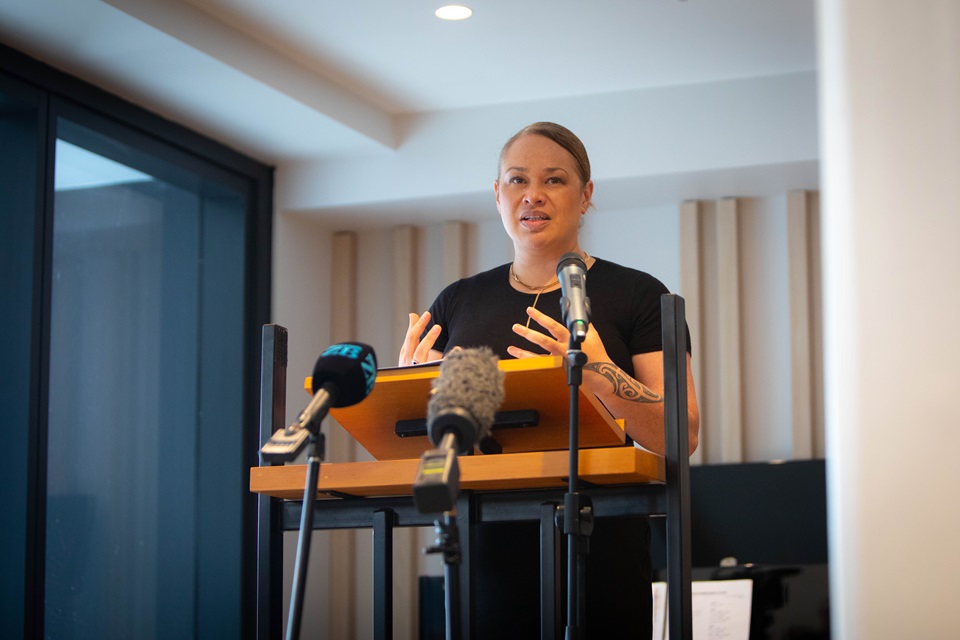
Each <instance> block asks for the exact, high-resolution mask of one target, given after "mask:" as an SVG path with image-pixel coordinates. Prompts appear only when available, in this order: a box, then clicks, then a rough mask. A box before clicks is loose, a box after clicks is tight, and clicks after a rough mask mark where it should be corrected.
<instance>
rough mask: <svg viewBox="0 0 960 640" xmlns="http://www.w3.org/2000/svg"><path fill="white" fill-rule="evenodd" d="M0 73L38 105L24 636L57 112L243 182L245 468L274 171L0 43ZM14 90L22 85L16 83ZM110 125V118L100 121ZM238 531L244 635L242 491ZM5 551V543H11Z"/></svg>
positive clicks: (41, 504) (36, 545)
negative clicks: (88, 118) (87, 118)
mask: <svg viewBox="0 0 960 640" xmlns="http://www.w3.org/2000/svg"><path fill="white" fill-rule="evenodd" d="M0 80H3V81H4V82H3V83H2V85H3V86H4V88H6V87H7V86H9V87H13V88H14V89H15V91H14V93H15V94H16V95H18V97H19V94H20V93H24V94H29V97H30V99H31V101H33V100H36V101H37V104H38V123H37V126H38V174H39V175H40V176H41V179H40V181H39V183H38V189H37V190H38V193H37V200H36V202H37V210H36V226H35V229H36V235H35V256H34V269H35V272H34V285H33V286H34V291H33V317H34V326H35V327H37V329H38V330H37V331H35V332H34V334H33V335H32V337H31V341H32V344H31V370H30V373H29V375H30V377H31V380H30V389H31V392H30V395H31V398H30V406H31V412H30V434H29V437H28V454H27V455H28V463H27V473H28V479H27V522H26V523H25V527H26V548H25V549H24V550H23V553H24V555H25V558H26V568H25V574H26V575H25V580H24V594H23V597H24V605H25V606H24V625H25V627H24V636H25V637H42V633H43V621H44V610H43V603H44V583H43V575H44V558H45V530H46V522H45V516H46V514H45V509H46V507H45V505H46V477H47V460H46V451H47V432H48V427H47V424H46V407H47V406H48V399H49V393H50V390H49V383H48V380H49V375H48V366H49V355H50V353H49V340H50V282H49V277H50V271H51V261H52V237H53V234H52V219H53V198H52V194H53V180H54V160H55V154H54V147H55V144H56V123H57V119H58V118H59V117H61V116H63V115H64V114H65V113H66V114H69V113H81V112H83V113H87V114H91V115H93V117H94V118H95V119H97V120H98V121H100V122H101V123H106V124H107V126H113V125H115V130H116V132H117V136H118V137H119V138H122V137H124V136H126V135H127V132H128V131H129V130H133V131H134V132H135V134H136V136H137V138H138V143H143V142H144V141H146V144H149V141H151V140H152V141H155V143H156V144H155V146H154V147H153V148H151V149H149V150H150V152H152V153H156V154H157V155H161V156H165V155H167V154H168V151H169V149H170V148H171V147H172V148H173V150H174V153H175V154H176V155H177V156H178V159H182V158H195V159H196V160H197V161H199V162H200V163H204V164H212V165H215V166H216V167H217V170H218V171H222V172H226V173H228V174H233V175H235V176H237V177H238V178H239V179H241V180H243V181H245V182H247V183H248V184H249V185H250V188H249V191H248V197H249V200H248V209H247V212H246V216H245V233H246V247H245V251H246V263H245V267H244V271H245V273H244V282H245V295H244V332H243V333H244V353H243V362H244V372H243V381H244V382H243V423H244V426H243V435H242V438H243V443H242V447H243V459H244V461H245V468H244V469H238V470H237V472H238V473H243V474H246V473H248V471H247V470H248V469H249V467H252V466H256V465H257V464H258V453H259V438H260V434H259V404H258V401H259V384H260V381H259V369H260V332H261V327H262V325H264V324H266V323H268V322H269V318H270V293H271V292H270V282H271V259H272V256H271V246H272V227H273V176H274V170H273V168H272V167H269V166H267V165H265V164H263V163H261V162H259V161H257V160H255V159H253V158H250V157H249V156H246V155H244V154H241V153H239V152H237V151H235V150H233V149H230V148H229V147H227V146H225V145H223V144H220V143H218V142H216V141H214V140H212V139H210V138H208V137H205V136H203V135H201V134H199V133H197V132H195V131H192V130H190V129H188V128H186V127H184V126H182V125H179V124H177V123H175V122H173V121H171V120H168V119H165V118H163V117H161V116H158V115H157V114H154V113H151V112H150V111H148V110H146V109H144V108H142V107H139V106H137V105H135V104H133V103H131V102H129V101H126V100H124V99H122V98H119V97H117V96H115V95H113V94H110V93H108V92H106V91H104V90H102V89H100V88H98V87H96V86H94V85H92V84H90V83H87V82H85V81H83V80H80V79H78V78H76V77H74V76H71V75H69V74H67V73H64V72H62V71H59V70H57V69H55V68H53V67H51V66H49V65H47V64H44V63H42V62H40V61H38V60H36V59H34V58H32V57H30V56H28V55H25V54H23V53H21V52H19V51H17V50H15V49H12V48H9V47H7V46H5V45H4V44H2V43H0ZM17 89H22V91H21V90H17ZM109 123H113V125H111V124H109ZM241 517H242V522H243V530H242V532H241V546H242V550H243V551H242V561H241V576H242V581H243V585H242V603H241V612H242V614H241V615H242V616H243V620H242V621H241V624H240V627H241V629H242V635H243V637H245V638H253V637H255V635H256V610H257V607H256V602H257V598H256V585H257V580H256V571H257V558H256V556H257V499H256V496H255V495H254V494H252V493H250V494H247V495H246V496H244V500H243V506H242V515H241ZM11 551H12V550H11Z"/></svg>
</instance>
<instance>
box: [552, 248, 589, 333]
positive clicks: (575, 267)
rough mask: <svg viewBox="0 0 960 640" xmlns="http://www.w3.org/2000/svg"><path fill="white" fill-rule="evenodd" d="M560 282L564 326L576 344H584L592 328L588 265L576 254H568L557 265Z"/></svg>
mask: <svg viewBox="0 0 960 640" xmlns="http://www.w3.org/2000/svg"><path fill="white" fill-rule="evenodd" d="M557 279H559V280H560V290H561V292H562V294H563V297H561V298H560V309H561V311H562V313H563V321H564V324H566V325H567V330H568V331H570V335H571V336H573V338H574V340H576V342H582V341H583V339H584V338H585V337H586V336H587V329H588V328H589V326H590V298H588V297H587V263H586V262H584V261H583V258H581V257H580V256H579V255H578V254H576V253H573V252H571V253H566V254H564V255H563V256H562V257H561V258H560V262H559V263H557Z"/></svg>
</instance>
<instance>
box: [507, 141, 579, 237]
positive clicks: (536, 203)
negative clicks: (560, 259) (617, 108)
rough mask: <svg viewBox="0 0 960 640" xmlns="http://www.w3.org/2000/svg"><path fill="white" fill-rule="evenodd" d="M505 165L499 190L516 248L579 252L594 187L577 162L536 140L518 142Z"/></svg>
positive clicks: (549, 143)
mask: <svg viewBox="0 0 960 640" xmlns="http://www.w3.org/2000/svg"><path fill="white" fill-rule="evenodd" d="M500 164H501V168H500V176H499V179H498V180H497V182H495V183H494V185H493V189H494V191H495V192H496V196H497V209H498V210H499V211H500V217H501V219H502V220H503V226H504V228H505V229H506V230H507V234H508V235H509V236H510V238H511V239H512V240H513V243H514V246H515V247H516V248H517V249H518V250H520V249H524V248H526V249H533V250H537V249H548V250H550V249H552V250H556V251H559V252H565V251H571V250H573V249H574V248H575V247H577V233H578V230H579V227H580V217H581V216H582V215H583V214H584V213H586V211H587V208H588V207H589V206H590V197H591V195H592V194H593V181H590V182H588V183H587V184H586V185H584V184H583V183H582V182H581V181H580V174H579V173H578V172H577V167H576V162H575V161H574V159H573V156H572V155H570V153H569V152H568V151H567V150H566V149H564V148H563V147H561V146H560V145H559V144H557V143H556V142H554V141H553V140H550V139H549V138H545V137H543V136H539V135H535V134H530V135H525V136H522V137H520V138H518V139H517V140H515V141H514V143H513V144H512V145H510V147H509V148H508V149H507V151H506V153H505V154H504V156H503V160H502V162H501V163H500Z"/></svg>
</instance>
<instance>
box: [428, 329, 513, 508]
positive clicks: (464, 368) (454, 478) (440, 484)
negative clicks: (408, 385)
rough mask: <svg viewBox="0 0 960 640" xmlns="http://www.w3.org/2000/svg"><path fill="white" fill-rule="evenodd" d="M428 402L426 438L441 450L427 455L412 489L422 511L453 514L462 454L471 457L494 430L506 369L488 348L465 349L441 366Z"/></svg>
mask: <svg viewBox="0 0 960 640" xmlns="http://www.w3.org/2000/svg"><path fill="white" fill-rule="evenodd" d="M432 394H433V395H432V397H431V398H430V401H429V402H428V403H427V435H428V436H429V437H430V441H431V442H432V443H433V444H434V445H435V446H437V448H436V449H431V450H429V451H425V452H424V453H423V455H422V456H421V459H420V467H419V469H417V478H416V480H415V481H414V485H413V499H414V502H415V503H416V505H417V508H418V509H419V510H420V511H421V512H422V513H439V512H443V511H450V510H451V509H453V505H454V503H455V502H456V498H457V493H458V491H459V481H460V468H459V465H458V464H457V459H456V456H457V454H458V453H459V454H461V455H464V454H467V453H469V452H470V451H471V450H472V449H473V447H474V445H476V444H477V442H479V441H480V439H482V438H483V437H485V436H486V435H487V434H488V433H489V432H490V427H491V426H492V425H493V420H494V416H495V415H496V412H497V409H498V408H500V404H501V403H502V402H503V371H501V370H500V368H499V367H498V366H497V357H496V356H495V355H494V354H493V351H491V350H490V349H489V348H486V347H483V348H478V349H460V350H457V351H454V352H452V353H450V354H449V355H447V356H446V357H445V358H444V359H443V361H442V362H441V363H440V376H439V377H438V378H437V380H436V382H435V383H434V387H433V391H432Z"/></svg>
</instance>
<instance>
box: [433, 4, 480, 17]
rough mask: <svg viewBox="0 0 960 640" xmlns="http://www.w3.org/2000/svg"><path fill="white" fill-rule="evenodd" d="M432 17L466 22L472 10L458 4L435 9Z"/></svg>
mask: <svg viewBox="0 0 960 640" xmlns="http://www.w3.org/2000/svg"><path fill="white" fill-rule="evenodd" d="M434 15H436V16H437V17H438V18H440V19H441V20H466V19H467V18H469V17H470V16H472V15H473V10H471V9H470V7H464V6H462V5H459V4H448V5H446V6H445V7H440V8H439V9H437V10H436V11H435V12H434Z"/></svg>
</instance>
